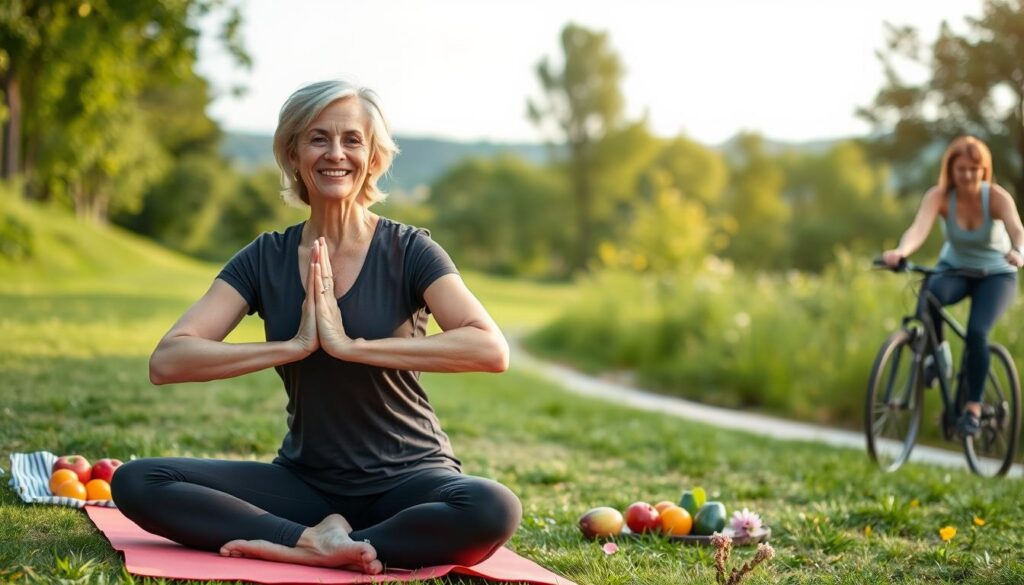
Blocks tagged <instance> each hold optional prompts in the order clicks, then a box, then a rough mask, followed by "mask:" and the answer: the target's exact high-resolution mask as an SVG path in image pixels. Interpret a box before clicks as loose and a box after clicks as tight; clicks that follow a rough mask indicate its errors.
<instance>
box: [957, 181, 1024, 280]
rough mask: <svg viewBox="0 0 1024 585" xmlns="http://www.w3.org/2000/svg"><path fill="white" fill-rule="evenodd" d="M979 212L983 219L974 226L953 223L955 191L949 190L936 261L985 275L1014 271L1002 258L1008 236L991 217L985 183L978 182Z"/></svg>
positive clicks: (999, 222) (1005, 251)
mask: <svg viewBox="0 0 1024 585" xmlns="http://www.w3.org/2000/svg"><path fill="white" fill-rule="evenodd" d="M981 213H982V216H983V221H982V224H981V226H979V227H978V229H974V230H965V229H963V228H961V227H960V226H959V225H957V223H956V190H955V189H951V190H950V191H949V205H948V206H947V208H946V221H944V222H942V228H943V230H942V231H943V232H944V233H945V234H946V243H945V244H944V245H943V246H942V252H940V253H939V264H944V265H947V266H950V267H952V268H969V269H973V270H984V271H985V272H986V273H988V274H1002V273H1006V272H1017V269H1016V268H1014V267H1013V265H1012V264H1010V263H1009V262H1007V261H1006V258H1005V257H1004V256H1005V255H1006V253H1007V252H1009V251H1010V235H1009V234H1008V233H1007V232H1006V226H1005V225H1003V221H1002V220H1001V219H996V220H993V219H992V212H991V210H990V209H989V184H988V183H982V184H981Z"/></svg>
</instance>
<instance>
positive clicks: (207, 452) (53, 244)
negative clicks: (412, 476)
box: [0, 203, 1024, 585]
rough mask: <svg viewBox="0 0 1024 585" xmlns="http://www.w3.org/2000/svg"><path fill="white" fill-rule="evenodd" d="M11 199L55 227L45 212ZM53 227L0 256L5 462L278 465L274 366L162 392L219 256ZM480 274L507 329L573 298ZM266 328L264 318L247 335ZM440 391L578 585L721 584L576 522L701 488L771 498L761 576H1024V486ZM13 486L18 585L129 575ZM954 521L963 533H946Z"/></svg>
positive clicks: (699, 558)
mask: <svg viewBox="0 0 1024 585" xmlns="http://www.w3.org/2000/svg"><path fill="white" fill-rule="evenodd" d="M7 205H10V204H9V203H8V204H7ZM11 213H18V214H22V215H23V216H24V217H25V218H26V219H25V222H26V223H32V224H33V225H36V224H35V223H34V222H36V221H37V220H38V221H41V220H40V217H41V216H40V215H39V214H36V213H35V212H33V211H31V210H28V211H26V210H24V209H20V208H16V209H14V211H12V212H11ZM47 222H48V223H47V227H46V229H45V230H43V229H42V228H41V227H40V228H39V233H38V234H37V235H38V237H37V240H36V245H35V248H34V254H35V258H36V259H35V260H33V261H32V262H31V263H30V264H21V265H11V264H0V467H3V468H4V469H5V470H9V459H8V455H9V454H10V453H11V452H14V451H32V450H39V449H47V450H50V451H53V452H55V453H70V452H76V453H81V454H84V455H86V456H88V457H90V458H93V459H95V458H99V457H104V456H111V457H118V458H121V459H128V458H130V457H133V456H138V457H144V456H154V455H194V456H210V457H231V458H253V459H260V460H269V459H270V458H271V457H272V455H273V453H274V451H275V450H276V448H277V447H278V442H279V440H280V438H281V437H282V435H283V433H284V430H285V427H284V424H285V423H284V418H285V417H284V411H283V408H284V404H285V396H284V392H283V391H282V390H281V388H280V385H279V381H278V380H277V377H276V375H275V374H274V373H273V372H272V371H268V372H262V373H259V374H254V375H250V376H246V377H243V378H240V379H234V380H225V381H219V382H212V383H207V384H182V385H174V386H167V387H161V388H154V387H152V386H151V385H150V384H149V382H148V379H147V376H146V362H147V358H148V354H149V352H150V351H151V349H152V347H153V346H154V345H155V343H156V341H157V340H158V338H159V337H160V335H161V334H162V333H163V332H164V331H165V330H166V329H167V328H168V327H169V326H170V324H171V323H172V322H173V320H174V319H175V318H176V317H177V316H178V315H179V314H180V313H181V312H182V311H183V310H184V309H185V308H186V307H187V306H188V304H189V303H190V302H191V301H192V300H193V299H194V298H196V297H197V296H198V295H199V294H201V293H202V291H203V290H204V288H205V287H206V286H207V285H208V283H209V281H210V279H211V278H212V277H213V275H214V274H215V271H216V268H215V267H212V266H209V265H202V264H196V263H193V262H189V261H186V260H182V259H180V258H178V257H175V256H172V255H170V254H167V253H166V252H164V251H162V250H160V249H158V248H153V247H150V246H149V245H148V244H145V243H144V242H141V241H129V240H126V239H125V238H124V236H121V235H118V234H116V233H106V235H96V233H95V232H94V231H93V230H89V229H85V228H83V227H82V226H80V225H78V224H76V223H74V222H73V221H72V220H70V218H63V217H52V218H47ZM40 225H41V224H40ZM37 227H38V226H37ZM102 233H103V232H101V234H102ZM126 242H128V245H126ZM48 266H53V267H56V268H55V269H52V270H51V269H50V268H48ZM467 279H468V280H469V281H470V283H471V287H472V288H473V289H474V290H475V291H476V292H477V294H478V295H479V296H480V297H481V298H482V299H483V300H484V302H485V304H487V305H488V306H489V307H491V309H492V311H493V312H494V313H495V315H496V316H497V317H498V319H499V321H501V322H502V324H503V326H506V327H509V328H512V327H525V328H529V327H532V326H535V325H536V324H539V323H540V322H542V321H543V320H544V319H545V318H546V317H547V316H550V315H551V314H552V313H553V312H554V311H557V308H558V306H559V305H560V304H563V303H566V302H572V298H573V296H572V291H570V290H567V289H565V288H560V287H550V286H539V285H529V284H523V283H520V282H510V281H500V280H493V279H487V278H483V277H478V276H475V275H468V277H467ZM260 332H261V327H260V324H259V322H258V320H256V319H247V320H246V321H245V322H243V326H242V327H240V329H239V330H238V331H237V332H236V334H234V336H233V339H253V338H258V336H259V335H260ZM865 367H867V365H865ZM424 385H425V386H426V388H427V389H428V391H429V393H430V395H431V400H432V402H433V404H434V406H435V408H436V409H437V411H438V413H439V415H440V417H441V419H442V422H443V424H444V425H445V428H446V430H447V431H448V433H449V435H450V436H451V438H452V442H453V444H454V446H455V449H456V453H457V454H458V455H459V456H460V457H461V458H462V460H463V462H464V467H465V470H466V471H467V472H468V473H472V474H478V475H484V476H488V477H493V478H495V479H497V480H499V481H501V482H503V483H505V484H506V485H508V486H510V487H511V488H512V489H513V490H514V491H515V492H516V493H517V494H519V496H520V498H521V499H522V502H523V505H524V519H523V525H522V528H521V529H520V530H519V532H518V533H517V534H516V536H515V537H514V538H513V539H512V541H511V542H510V546H511V548H513V549H514V550H516V551H517V552H519V553H520V554H522V555H524V556H526V557H528V558H531V559H533V560H535V561H537V562H539V563H541V564H542V565H544V566H547V567H548V568H550V569H552V570H554V571H556V572H558V573H560V574H562V575H564V576H566V577H568V578H570V579H572V580H574V581H576V582H578V583H581V584H593V585H598V584H602V585H603V584H616V583H621V584H625V583H638V584H641V583H642V584H659V583H665V584H668V583H673V584H677V583H713V582H714V568H713V565H712V559H711V554H710V551H709V550H707V549H701V548H689V547H680V546H677V545H673V544H670V543H667V542H664V541H661V540H659V539H657V538H654V537H645V538H644V539H641V540H635V541H624V542H620V550H619V552H618V553H616V554H614V555H605V554H604V553H603V552H602V551H601V548H600V546H599V545H598V544H596V543H593V542H588V541H585V540H583V539H582V538H581V536H580V533H579V531H578V529H577V528H576V519H577V518H578V517H579V515H580V514H582V513H583V512H584V511H586V510H587V509H588V508H591V507H593V506H598V505H610V506H614V507H617V508H619V509H624V508H625V507H626V506H627V505H629V504H630V503H631V502H633V501H635V500H640V499H642V500H647V501H650V502H652V503H653V502H656V501H659V500H664V499H670V500H675V499H677V498H678V496H679V492H680V491H681V490H682V489H684V488H687V487H691V486H703V487H704V488H706V489H707V490H708V491H709V492H710V493H711V494H712V495H713V496H714V497H716V498H717V499H720V500H722V501H723V502H725V503H726V506H727V507H728V508H729V510H730V513H731V511H732V510H734V509H736V508H738V507H744V506H746V507H750V508H751V509H753V510H756V511H758V512H760V513H761V514H762V516H763V517H764V519H765V520H766V522H767V523H768V524H769V525H770V526H771V527H772V529H773V533H774V534H773V539H772V544H773V545H774V546H775V548H776V555H777V556H776V558H775V560H773V561H771V562H770V563H769V564H768V565H767V567H765V568H759V569H758V570H757V571H755V572H754V573H753V574H752V575H751V576H750V578H748V579H747V580H746V581H744V582H749V583H777V582H786V583H823V582H824V583H850V584H854V583H857V584H859V583H874V582H896V583H919V582H937V583H944V582H949V583H954V582H955V583H961V582H966V583H1022V582H1024V563H1021V560H1020V559H1021V554H1020V548H1021V546H1022V544H1024V530H1021V525H1022V524H1024V498H1021V484H1020V482H1019V481H984V480H980V479H977V478H974V477H973V476H971V475H970V474H969V473H968V472H967V471H966V469H964V470H946V469H937V468H931V467H925V466H915V465H911V466H908V467H907V468H906V469H904V470H901V471H900V472H899V473H897V474H895V475H882V474H880V473H878V472H876V471H875V470H874V469H872V467H871V466H870V465H869V464H868V461H867V457H866V456H865V455H864V454H863V453H861V452H858V451H850V450H836V449H831V448H827V447H822V446H818V445H813V444H803V443H786V442H778V441H771V440H767V439H764V438H760V437H755V436H754V435H747V434H743V433H735V432H730V431H722V430H717V429H714V428H709V427H704V426H700V425H697V424H694V423H689V422H682V421H679V420H677V419H674V418H669V417H666V416H660V415H657V414H651V413H640V412H634V411H629V410H625V409H623V408H620V407H618V406H615V405H610V404H606V403H600V402H592V401H585V400H582V399H580V398H578V397H574V396H572V395H569V394H566V393H563V392H561V391H559V389H558V388H557V387H554V386H552V385H551V384H549V383H547V382H543V381H540V380H538V379H536V378H534V377H532V376H530V375H528V373H526V372H523V371H519V370H517V369H516V368H515V367H513V369H512V370H511V371H510V372H508V373H506V374H503V375H500V376H494V375H484V374H464V375H425V376H424ZM5 480H6V478H5ZM5 480H4V481H3V482H2V483H3V486H2V487H0V582H3V581H16V582H50V581H54V580H57V579H63V580H65V582H90V583H94V582H107V581H122V580H128V579H129V577H127V576H126V575H124V574H123V572H122V570H121V563H120V559H119V557H118V555H117V554H115V553H114V552H113V550H112V549H111V548H110V546H109V545H108V544H107V542H106V541H105V540H104V539H103V538H102V537H101V536H100V535H99V534H98V533H97V532H96V531H95V530H94V529H93V527H92V525H91V523H89V521H88V520H87V519H86V517H85V515H84V514H83V513H82V512H80V511H78V510H73V509H69V508H58V507H47V506H27V505H24V504H22V503H21V502H20V501H19V500H18V499H17V498H16V496H15V495H14V493H13V492H12V491H11V490H10V489H9V488H8V487H7V486H6V481H5ZM975 518H977V519H978V520H979V523H980V521H981V520H983V521H984V525H983V526H977V525H976V524H975V523H974V519H975ZM947 525H949V526H954V527H955V528H957V530H958V532H957V534H956V536H955V537H954V538H953V539H952V540H951V541H949V542H948V543H943V542H942V541H941V540H940V538H939V529H940V528H942V527H944V526H947ZM751 555H752V550H751V549H739V550H737V551H735V552H734V557H737V556H738V557H740V558H741V559H743V560H745V559H747V558H749V557H750V556H751ZM448 582H451V583H460V582H467V583H468V582H470V581H465V580H459V579H452V580H451V581H448Z"/></svg>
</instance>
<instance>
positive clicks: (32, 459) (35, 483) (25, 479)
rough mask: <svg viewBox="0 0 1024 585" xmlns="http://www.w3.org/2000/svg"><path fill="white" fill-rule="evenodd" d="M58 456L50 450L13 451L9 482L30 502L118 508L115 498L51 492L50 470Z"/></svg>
mask: <svg viewBox="0 0 1024 585" xmlns="http://www.w3.org/2000/svg"><path fill="white" fill-rule="evenodd" d="M55 461H57V456H56V455H54V454H53V453H50V452H49V451H36V452H35V453H11V479H10V481H8V482H7V483H8V484H9V485H10V486H11V487H12V488H14V492H15V493H16V494H18V497H20V498H21V499H22V501H24V502H26V503H29V504H57V505H59V506H72V507H75V508H82V507H84V506H85V505H86V504H89V505H90V506H106V507H108V508H116V507H117V506H115V505H114V501H113V500H89V501H88V502H86V501H84V500H79V499H76V498H64V497H60V496H55V495H53V494H51V493H50V470H51V469H52V468H53V464H54V462H55Z"/></svg>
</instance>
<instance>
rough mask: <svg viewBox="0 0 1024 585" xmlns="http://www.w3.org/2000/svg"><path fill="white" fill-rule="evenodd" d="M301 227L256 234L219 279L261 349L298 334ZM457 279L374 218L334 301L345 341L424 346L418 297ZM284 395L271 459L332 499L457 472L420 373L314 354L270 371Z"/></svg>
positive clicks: (427, 249) (402, 231)
mask: <svg viewBox="0 0 1024 585" xmlns="http://www.w3.org/2000/svg"><path fill="white" fill-rule="evenodd" d="M303 225H304V224H302V223H300V224H298V225H294V226H292V227H289V228H288V229H286V230H285V231H284V233H279V232H273V233H264V234H263V235H261V236H259V237H257V238H256V239H255V240H253V242H252V243H250V244H249V245H248V246H246V247H245V248H243V249H242V250H241V251H239V252H238V253H237V254H235V256H234V257H233V258H231V260H229V261H228V263H227V264H226V265H225V266H224V269H223V270H222V271H221V272H220V274H219V275H218V276H217V278H220V279H222V280H224V281H225V282H227V283H228V284H230V285H231V286H233V287H234V288H235V289H236V290H237V291H238V292H239V293H240V294H241V295H242V298H244V299H245V301H246V302H247V303H248V304H249V314H250V315H251V314H253V313H259V315H260V317H262V318H263V322H264V330H265V331H266V336H267V341H286V340H289V339H291V338H292V337H294V336H295V333H296V331H298V329H299V320H300V317H301V310H302V301H303V298H304V296H305V289H304V288H303V286H302V280H301V276H300V273H299V261H298V253H299V243H300V240H301V237H302V227H303ZM452 273H457V270H456V268H455V264H454V263H452V261H451V258H449V257H448V254H446V253H445V251H444V250H443V249H442V248H441V246H439V245H438V244H437V243H435V242H434V241H433V240H431V239H430V235H429V233H428V232H427V231H426V230H422V229H417V228H414V227H411V226H407V225H403V224H400V223H397V222H393V221H391V220H389V219H386V218H383V217H381V218H380V219H379V221H378V222H377V228H376V231H374V233H373V237H372V238H371V240H370V247H369V250H368V251H367V253H366V260H365V261H364V263H363V267H362V270H361V271H360V272H359V276H358V277H357V278H356V281H355V283H354V284H353V285H352V288H351V289H350V290H349V291H348V292H346V293H345V295H344V296H342V297H341V298H340V299H338V306H339V307H340V308H341V314H342V318H343V319H344V322H345V331H346V333H347V334H348V335H349V337H352V338H364V339H381V338H385V337H422V336H424V335H425V334H426V327H427V318H428V309H427V307H426V304H425V302H424V300H423V292H424V291H425V290H427V287H428V286H430V284H431V283H433V282H434V281H435V280H437V279H438V278H440V277H441V276H444V275H446V274H452ZM275 369H276V370H277V373H278V374H279V375H280V376H281V380H283V381H284V386H285V390H286V391H287V393H288V407H287V410H288V434H287V435H286V436H285V438H284V442H283V443H282V444H281V448H280V449H279V450H278V454H277V458H276V459H275V460H274V461H275V462H276V463H280V464H281V465H284V466H286V467H289V468H290V469H292V470H293V471H295V472H296V473H298V474H299V475H300V476H301V477H302V478H303V479H304V480H306V481H307V482H309V483H310V484H312V485H314V486H316V487H318V488H320V489H322V490H325V491H327V492H330V493H334V494H338V495H366V494H372V493H378V492H382V491H386V490H388V489H390V488H391V487H393V486H394V485H397V484H398V483H401V481H402V480H403V479H404V478H405V477H406V476H407V475H408V474H409V473H412V472H415V471H420V470H423V469H428V468H438V467H439V468H447V469H452V470H454V471H461V470H460V467H459V465H460V463H459V460H458V459H456V458H455V455H454V453H453V452H452V448H451V443H450V442H449V440H448V436H447V435H446V434H445V433H444V432H443V431H442V430H441V425H440V423H439V422H438V420H437V415H436V414H435V413H434V409H433V408H432V407H431V406H430V403H429V402H428V400H427V394H426V392H424V390H423V388H422V386H420V383H419V372H411V371H404V370H394V369H388V368H379V367H376V366H369V365H366V364H360V363H353V362H346V361H342V360H339V359H335V358H333V357H331V356H329V355H327V354H326V353H325V352H324V351H323V349H319V350H317V351H316V352H315V353H313V354H312V355H310V356H309V357H307V358H306V359H303V360H300V361H297V362H292V363H290V364H285V365H283V366H278V367H276V368H275Z"/></svg>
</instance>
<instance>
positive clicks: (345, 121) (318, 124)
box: [306, 97, 370, 134]
mask: <svg viewBox="0 0 1024 585" xmlns="http://www.w3.org/2000/svg"><path fill="white" fill-rule="evenodd" d="M306 130H307V131H310V130H324V131H336V132H337V131H340V132H347V131H352V130H358V131H360V132H363V133H367V134H368V133H369V132H370V114H369V112H367V111H366V107H365V105H364V104H363V103H362V101H361V100H359V99H358V98H355V97H349V98H343V99H340V100H336V101H333V102H331V103H330V104H329V105H328V106H327V107H326V108H324V109H323V110H322V111H321V112H320V114H319V115H318V116H317V117H316V118H314V119H313V121H312V122H310V124H309V127H308V128H307V129H306Z"/></svg>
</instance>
